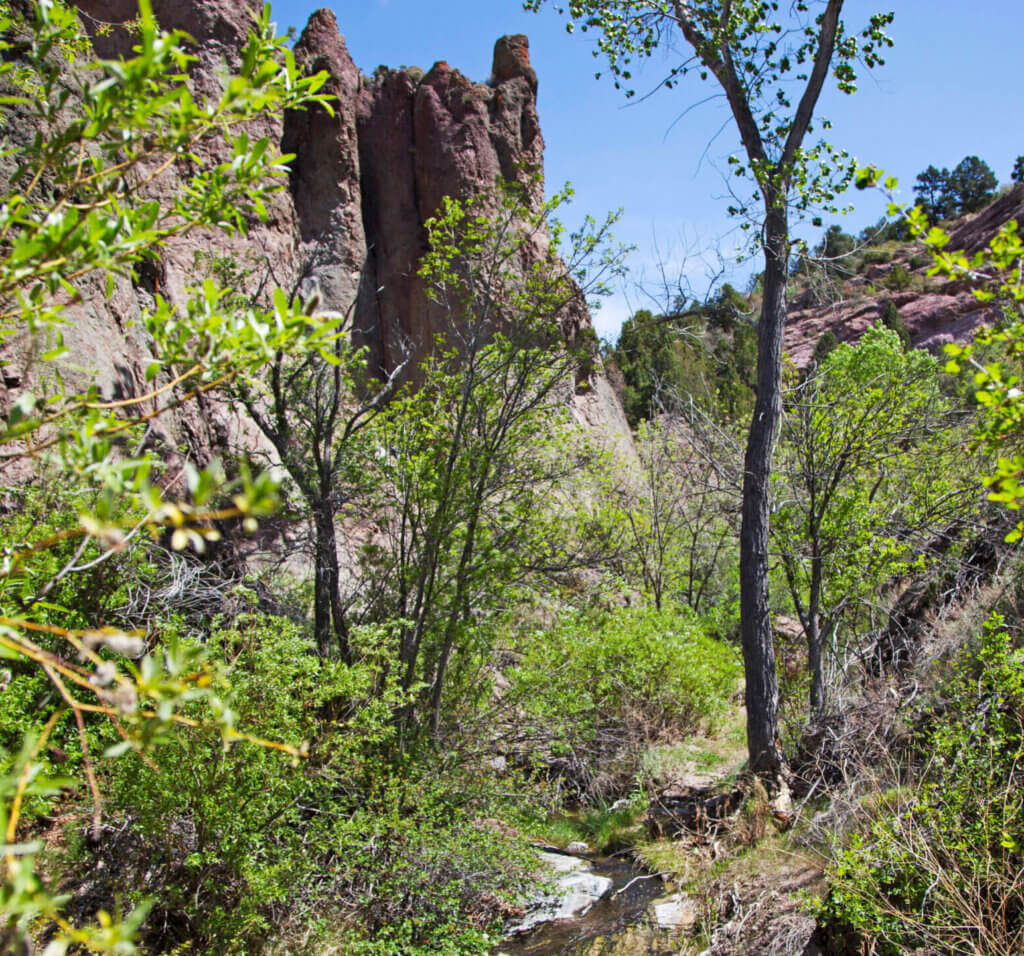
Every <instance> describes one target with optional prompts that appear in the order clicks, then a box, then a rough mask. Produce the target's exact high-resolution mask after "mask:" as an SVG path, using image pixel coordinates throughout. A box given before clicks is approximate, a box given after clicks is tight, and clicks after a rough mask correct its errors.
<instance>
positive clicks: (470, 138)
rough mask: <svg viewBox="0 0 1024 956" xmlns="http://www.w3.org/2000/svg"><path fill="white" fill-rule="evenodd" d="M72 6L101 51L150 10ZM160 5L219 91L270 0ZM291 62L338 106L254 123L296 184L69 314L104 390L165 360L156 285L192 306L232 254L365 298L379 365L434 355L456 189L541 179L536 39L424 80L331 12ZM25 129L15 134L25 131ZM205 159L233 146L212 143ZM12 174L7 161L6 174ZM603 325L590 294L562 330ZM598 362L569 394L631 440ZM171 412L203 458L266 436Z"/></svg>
mask: <svg viewBox="0 0 1024 956" xmlns="http://www.w3.org/2000/svg"><path fill="white" fill-rule="evenodd" d="M76 3H77V6H78V8H79V10H80V11H81V13H82V20H83V23H84V24H85V26H86V29H87V30H88V32H89V33H90V35H91V36H92V39H93V43H94V46H95V49H96V51H97V53H98V55H100V56H102V57H108V58H116V57H118V56H127V55H130V53H131V48H132V45H133V43H134V42H135V40H134V37H133V34H132V31H131V28H130V26H126V24H127V23H128V21H130V20H131V19H133V18H134V17H135V15H136V12H137V5H136V2H135V0H76ZM152 4H153V10H154V13H155V14H156V16H157V19H158V20H159V22H160V24H161V26H162V27H164V28H166V29H180V30H184V31H185V32H187V33H188V34H189V35H190V37H191V38H192V39H193V41H194V53H195V55H196V62H195V63H194V64H193V65H192V67H191V69H190V80H191V83H192V85H193V87H194V89H195V91H196V92H197V93H199V94H202V95H206V96H210V97H211V98H213V97H216V96H218V95H219V93H220V90H221V84H222V82H223V80H222V77H223V75H224V63H225V61H226V62H227V63H228V64H232V63H237V61H238V56H239V52H240V50H241V47H242V44H243V43H244V42H245V39H246V36H247V34H248V30H249V27H250V25H251V24H252V22H253V19H254V17H255V16H256V14H257V12H258V11H259V10H260V9H261V8H262V0H191V2H187V3H185V2H179V0H152ZM295 56H296V59H297V62H298V63H299V64H300V65H301V66H302V68H303V69H306V70H309V71H314V72H315V71H320V70H323V71H325V72H326V73H327V74H328V81H327V87H326V88H327V92H329V93H331V94H333V95H334V97H335V98H336V100H335V102H334V104H333V110H332V111H330V112H329V111H328V110H326V109H323V108H320V107H315V108H312V109H310V110H306V111H297V112H295V113H291V114H289V115H287V116H285V117H283V118H281V117H276V118H266V119H261V120H259V121H258V122H256V123H255V124H254V126H253V129H252V130H251V133H252V134H254V135H259V136H266V137H268V138H269V139H270V140H271V142H272V143H274V144H279V145H280V149H281V151H282V152H286V153H293V154H295V159H294V160H293V162H292V163H291V168H290V176H289V180H288V188H287V189H286V190H285V191H284V192H282V193H281V194H279V196H278V197H276V199H275V200H274V202H273V203H272V205H271V207H270V209H269V219H268V221H267V222H265V223H256V224H254V225H253V228H252V229H251V231H250V233H249V235H248V236H246V237H242V238H238V239H233V240H228V241H225V239H224V238H223V237H222V236H217V237H210V236H203V235H200V234H195V233H193V234H190V235H189V236H188V238H186V239H184V240H176V241H172V242H170V243H169V244H168V245H167V247H166V248H164V249H162V250H161V254H160V258H159V261H156V262H152V263H144V264H143V265H142V266H141V267H140V269H139V276H138V279H137V280H136V281H132V280H130V279H128V278H119V279H118V280H117V281H116V283H115V289H114V293H113V295H112V296H110V297H109V298H107V297H105V296H103V295H102V294H100V287H99V285H97V289H96V293H97V294H96V296H95V297H92V296H89V297H87V301H85V302H84V303H83V304H81V305H78V306H74V307H73V308H72V309H71V310H70V311H69V316H68V317H69V319H70V320H71V324H70V326H69V328H68V331H67V333H66V335H65V338H66V341H67V344H68V347H69V350H70V352H71V356H70V361H71V362H72V363H73V364H74V365H77V366H80V367H81V368H83V369H87V370H89V375H88V377H89V378H90V380H95V381H97V382H98V384H99V386H100V388H101V390H102V392H103V393H104V394H105V395H110V396H117V397H128V396H131V395H136V394H141V390H142V389H143V388H144V376H143V371H144V369H145V367H146V365H147V364H148V363H149V361H150V360H151V358H152V356H151V355H150V354H149V351H148V344H147V342H146V340H145V336H144V335H143V334H142V333H141V332H140V331H139V329H138V326H137V325H133V323H134V322H135V320H137V319H138V318H139V316H140V315H141V313H142V311H143V310H144V309H145V308H147V307H148V306H149V305H150V304H151V303H152V301H153V294H154V293H155V292H157V291H159V292H160V293H161V294H162V295H164V296H166V297H167V298H169V299H170V300H171V301H172V302H173V303H181V302H184V301H185V298H186V296H187V288H188V287H189V286H190V285H195V284H197V283H198V282H201V281H202V279H203V278H205V276H206V274H208V271H209V265H210V259H211V257H226V258H229V259H232V260H234V261H236V262H237V263H238V264H239V265H240V266H241V267H242V272H243V273H245V272H246V271H247V272H248V278H247V279H243V280H242V281H245V282H247V283H248V284H250V285H251V286H252V289H248V286H247V289H248V291H252V292H255V291H256V290H257V289H258V288H259V287H260V286H261V284H263V285H265V284H266V282H267V281H268V280H269V281H271V284H275V285H279V286H281V287H283V288H285V289H286V290H287V291H291V290H294V289H297V288H298V286H299V284H300V282H301V281H302V280H303V279H305V278H308V277H314V276H315V277H316V279H317V280H318V281H319V285H320V289H321V292H322V294H323V298H324V305H325V306H326V307H328V308H333V309H336V310H339V311H348V310H349V309H352V310H353V312H354V315H355V322H354V328H355V329H356V334H357V335H358V336H361V338H362V341H363V342H365V343H366V344H368V345H369V346H370V349H371V355H372V356H373V359H374V362H375V364H376V366H377V367H378V368H379V369H380V370H381V371H388V370H389V369H390V368H392V367H393V366H394V364H395V362H396V361H398V359H399V357H400V356H404V354H405V353H406V352H407V351H408V350H409V349H410V348H412V350H413V351H414V353H415V355H416V356H417V357H419V358H421V357H423V356H424V355H425V354H426V353H427V352H428V351H429V349H430V348H431V347H432V344H433V342H434V338H435V334H436V333H437V332H438V331H440V329H441V327H442V321H443V319H444V317H443V315H442V314H441V313H440V312H439V310H438V307H437V306H436V305H434V304H432V303H431V302H430V301H429V299H428V297H427V296H426V294H425V289H424V287H423V283H422V281H421V280H420V279H419V278H418V277H417V275H416V271H417V266H418V262H419V259H420V257H421V256H422V254H423V252H424V249H425V230H424V223H425V221H426V220H427V219H428V218H429V217H430V216H432V215H433V214H434V213H435V212H436V211H437V209H438V206H439V204H440V202H441V200H442V198H443V197H444V196H446V195H451V196H455V197H458V198H466V197H468V196H470V195H473V194H475V193H478V192H479V191H481V190H483V189H486V188H489V187H490V186H492V185H493V184H494V182H495V180H496V179H497V177H499V176H502V177H504V178H506V179H517V180H520V181H522V182H527V181H531V180H530V176H531V171H536V172H538V173H539V172H540V170H541V169H542V163H543V150H544V141H543V137H542V136H541V131H540V124H539V121H538V117H537V109H536V91H537V77H536V73H535V72H534V70H533V68H532V67H531V66H530V62H529V46H528V42H527V39H526V37H524V36H513V37H504V38H502V39H500V40H499V41H498V43H497V44H496V47H495V54H494V68H493V72H492V75H491V77H490V78H489V80H488V82H486V83H476V82H473V81H471V80H470V79H468V78H467V77H465V76H464V75H463V74H461V73H460V72H459V71H458V70H456V69H453V68H451V67H450V66H449V65H448V64H447V63H444V62H441V63H437V64H435V65H434V66H433V68H432V69H431V70H430V71H429V72H427V73H426V75H423V74H422V73H421V72H420V71H418V70H414V69H405V70H400V71H396V70H387V69H383V68H382V69H380V70H378V71H377V73H376V75H375V76H374V77H372V78H367V77H365V76H363V75H362V74H361V73H360V71H359V70H358V68H357V67H356V66H355V64H354V62H353V60H352V58H351V56H350V55H349V52H348V50H347V48H346V45H345V40H344V38H343V37H342V35H341V33H340V32H339V29H338V23H337V21H336V19H335V15H334V13H333V12H331V11H330V10H328V9H322V10H318V11H316V12H315V13H314V14H313V15H312V16H311V17H310V20H309V23H308V25H307V26H306V28H305V30H304V31H303V32H302V35H301V37H300V39H299V41H298V43H297V44H296V46H295ZM31 132H32V131H31V129H28V128H26V129H23V130H21V134H24V135H30V134H31ZM18 135H19V133H18V131H17V130H15V131H13V132H12V135H11V139H12V142H14V143H17V141H18ZM209 158H210V159H219V158H220V157H218V156H216V155H215V154H214V153H212V152H211V153H210V155H209ZM8 172H9V171H8V170H7V169H6V167H5V166H4V164H3V163H0V178H3V177H4V176H6V175H7V174H8ZM186 175H187V170H180V171H178V170H171V171H169V172H168V173H167V174H166V175H165V176H164V177H163V179H162V180H160V182H159V184H158V186H157V189H158V191H162V193H163V195H164V196H166V197H169V196H171V195H173V194H174V192H175V190H176V189H178V188H180V185H181V182H182V177H184V176H186ZM532 189H533V192H532V194H531V195H532V199H533V201H534V202H537V203H540V202H541V201H542V199H543V195H542V194H543V187H542V185H541V184H540V183H539V181H538V182H536V183H535V184H534V185H533V186H532ZM542 251H543V250H542V249H538V253H540V252H542ZM242 291H245V290H242ZM589 328H590V319H589V315H588V313H587V310H586V305H585V303H584V302H583V301H582V296H581V297H580V301H579V303H577V304H576V306H575V307H574V309H573V310H572V315H570V316H569V318H568V319H567V321H566V322H565V323H564V330H565V333H566V336H567V338H568V339H573V338H575V337H576V336H577V335H579V334H580V332H581V331H582V330H584V329H589ZM596 368H597V370H596V371H595V372H594V373H593V375H592V377H591V382H590V383H588V387H584V388H581V389H580V390H579V393H578V394H577V395H576V396H574V397H570V398H569V399H568V400H570V401H572V402H573V403H574V404H575V406H576V413H577V417H578V418H580V420H581V421H585V422H587V423H590V424H593V425H594V426H595V427H609V428H611V429H612V430H613V431H620V432H626V433H627V434H628V432H627V430H626V427H625V420H624V418H623V416H622V412H621V407H620V406H619V404H618V402H617V400H616V399H615V396H614V393H613V391H612V390H611V389H610V388H609V387H607V382H606V381H605V380H604V378H603V373H602V372H601V370H600V366H599V364H598V365H597V366H596ZM93 372H98V373H99V374H98V378H95V379H93V376H92V373H93ZM18 374H20V373H18V372H17V370H16V369H15V370H13V371H12V375H18ZM12 381H13V379H12ZM0 398H2V396H0ZM160 421H161V425H160V428H161V430H162V433H163V434H162V440H164V441H166V443H167V445H168V447H171V446H174V445H177V444H180V443H181V442H182V441H184V442H185V443H187V444H188V445H189V446H190V447H191V448H192V450H193V452H195V453H198V454H199V457H204V456H205V455H207V454H212V453H213V452H214V451H216V448H217V446H218V445H222V444H223V443H224V442H225V441H228V440H229V439H230V440H238V438H239V436H241V438H242V440H243V441H254V442H256V443H257V444H258V443H259V439H258V436H255V435H254V433H253V429H252V428H251V426H249V425H247V424H246V422H245V421H244V420H243V417H242V416H237V415H236V414H235V413H234V411H233V410H231V409H219V410H217V409H209V408H208V409H204V410H202V412H201V413H199V414H196V413H194V412H193V413H192V414H191V416H190V417H183V418H178V419H172V418H170V416H167V417H164V418H162V419H161V420H160Z"/></svg>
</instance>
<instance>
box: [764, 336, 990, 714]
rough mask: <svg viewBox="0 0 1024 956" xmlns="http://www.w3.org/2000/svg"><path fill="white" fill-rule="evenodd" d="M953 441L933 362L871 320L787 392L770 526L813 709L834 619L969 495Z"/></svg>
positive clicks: (818, 702) (822, 690)
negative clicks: (802, 646)
mask: <svg viewBox="0 0 1024 956" xmlns="http://www.w3.org/2000/svg"><path fill="white" fill-rule="evenodd" d="M958 439H959V433H958V430H957V429H956V428H955V419H954V418H953V416H952V414H951V411H950V408H949V406H948V403H947V401H946V400H945V399H944V398H943V396H942V393H941V389H940V386H939V376H938V366H937V363H936V360H935V359H934V358H933V357H932V356H931V355H929V354H928V353H926V352H923V351H920V350H911V351H909V352H907V351H904V348H903V343H902V342H901V341H900V338H899V335H898V334H897V333H896V332H894V331H892V330H890V329H888V328H885V327H883V326H881V325H876V326H874V327H873V328H871V329H869V330H868V331H867V332H866V333H865V334H864V336H863V337H862V338H861V340H860V341H859V342H858V343H857V344H856V345H851V344H843V345H839V346H838V347H836V348H835V349H834V350H832V351H831V352H829V354H828V355H827V357H826V358H825V359H824V361H823V362H822V363H821V365H820V367H819V368H818V369H817V370H816V371H815V372H814V373H813V374H811V375H810V376H809V377H808V378H807V379H805V380H804V381H803V382H802V383H801V384H800V385H799V386H798V387H797V388H796V389H795V390H794V392H793V393H791V394H790V395H789V396H788V397H787V411H786V416H785V420H784V424H783V428H782V442H781V445H780V451H779V470H778V474H777V476H776V479H775V483H776V498H777V500H778V501H779V505H778V507H777V510H776V514H775V521H774V523H773V536H774V540H775V547H776V549H777V551H778V553H779V554H780V555H781V559H782V567H783V570H784V572H785V577H786V582H787V586H788V589H789V595H790V598H791V600H792V602H793V606H794V609H795V611H796V614H797V617H798V618H799V620H800V623H801V626H802V627H803V631H804V636H805V638H806V641H807V655H808V664H809V669H810V674H811V682H810V712H811V717H812V719H818V718H820V717H821V716H822V715H823V714H824V711H825V707H826V701H827V686H826V680H825V674H826V668H825V662H824V651H825V647H826V645H828V644H832V645H833V646H835V645H836V643H837V634H838V631H839V628H840V625H841V623H842V621H843V619H844V617H850V616H852V615H854V614H855V613H856V612H857V611H859V610H860V609H861V607H862V603H863V602H871V601H874V600H876V599H877V594H878V592H879V590H880V589H881V588H882V587H883V586H884V585H885V583H886V582H887V581H890V580H893V579H894V578H898V577H899V576H900V575H902V574H904V573H906V572H907V571H909V570H910V569H911V568H912V567H913V566H914V563H915V562H916V561H917V560H918V553H919V551H920V549H921V545H922V542H923V541H926V540H927V539H928V538H930V537H931V535H932V534H933V533H934V532H935V530H936V529H937V528H939V527H941V526H943V525H946V524H950V523H951V522H952V520H953V517H954V511H955V508H956V507H960V508H962V507H963V506H964V503H965V501H967V502H969V500H970V497H971V495H970V493H969V492H970V478H969V469H965V468H963V463H962V460H961V459H962V452H961V450H960V444H959V440H958ZM958 462H959V467H957V466H956V465H955V463H958ZM953 476H960V477H953Z"/></svg>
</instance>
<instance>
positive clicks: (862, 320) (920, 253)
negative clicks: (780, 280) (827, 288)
mask: <svg viewBox="0 0 1024 956" xmlns="http://www.w3.org/2000/svg"><path fill="white" fill-rule="evenodd" d="M1014 219H1015V220H1017V221H1018V222H1019V223H1024V184H1022V185H1018V186H1015V187H1014V188H1013V189H1011V190H1010V191H1009V192H1007V193H1006V194H1005V195H1003V196H1000V197H999V198H998V199H996V200H995V201H994V202H993V203H991V204H990V205H988V206H986V207H985V208H984V209H983V210H981V211H980V212H978V213H975V214H973V215H969V216H964V217H963V218H961V219H959V220H957V222H955V223H953V225H952V226H951V228H950V230H949V231H950V237H951V238H950V245H949V248H950V249H958V250H959V249H963V250H965V251H966V252H967V253H969V254H972V253H975V252H977V251H979V250H980V249H983V248H984V247H985V246H986V245H987V244H988V243H989V242H990V241H991V239H992V237H993V236H995V234H996V233H997V232H999V230H1000V229H1001V228H1002V227H1003V226H1004V225H1005V224H1006V223H1007V222H1009V221H1010V220H1014ZM915 253H916V255H917V257H918V258H919V259H921V260H924V263H925V264H924V265H919V266H917V268H912V266H913V264H914V263H913V262H911V259H912V257H913V254H915ZM896 265H902V266H903V267H904V268H907V269H908V271H910V272H911V274H912V275H913V276H915V277H916V278H915V284H916V285H918V286H919V287H920V288H919V289H918V290H917V291H900V292H890V291H886V289H885V279H886V276H887V275H888V274H889V272H890V271H891V269H892V268H894V267H895V266H896ZM930 265H931V257H930V256H929V255H928V254H927V252H926V251H925V250H924V248H923V247H921V246H913V247H908V248H907V249H906V250H904V251H903V252H901V253H900V254H899V255H897V256H896V257H895V258H894V259H893V261H892V262H891V263H889V264H887V265H884V266H874V267H872V268H871V269H870V270H869V271H868V272H867V274H866V276H863V277H861V276H858V277H856V278H855V279H853V280H850V281H849V282H846V283H844V284H843V285H842V287H841V289H840V290H839V291H840V292H841V296H840V297H838V298H837V300H836V301H835V302H833V303H830V304H828V305H818V306H815V305H809V304H808V303H807V301H806V300H805V299H801V298H797V299H795V300H794V301H793V302H792V303H791V304H790V311H789V318H788V321H787V324H786V352H787V353H788V355H789V357H790V359H791V360H792V361H793V362H794V363H795V364H796V365H797V366H798V367H800V368H803V367H804V366H806V365H807V363H808V362H809V361H810V360H811V356H812V354H813V353H814V346H815V345H816V344H817V342H818V339H819V338H821V336H822V335H823V334H824V333H825V332H826V331H831V332H832V333H833V334H834V335H835V337H836V338H837V339H838V340H839V341H840V342H849V341H855V340H856V339H858V338H860V336H861V335H862V334H863V333H864V332H865V330H867V329H868V328H869V327H870V326H871V325H873V324H874V323H875V322H878V321H879V320H880V319H881V318H882V316H883V314H884V313H885V309H886V305H887V304H888V303H889V302H892V303H893V305H895V306H896V308H897V309H898V310H899V313H900V318H901V319H902V320H903V322H904V324H905V325H906V326H907V331H909V332H910V342H911V345H913V346H914V347H915V348H927V349H930V350H932V351H936V352H938V351H940V350H941V348H942V346H943V345H946V344H947V343H950V342H958V343H964V342H968V341H970V339H971V338H972V336H973V335H974V333H975V331H976V330H977V329H978V327H979V326H980V325H982V324H983V323H986V322H989V323H991V322H993V321H995V320H996V319H998V318H999V309H998V307H997V306H992V305H989V304H985V303H982V302H980V301H979V300H978V299H977V298H976V297H975V296H974V294H973V293H972V292H971V289H970V286H969V284H968V283H965V282H964V281H954V282H949V281H943V280H941V279H938V278H934V277H928V276H927V271H928V268H929V266H930ZM869 282H871V283H873V284H874V287H873V288H869V286H868V283H869Z"/></svg>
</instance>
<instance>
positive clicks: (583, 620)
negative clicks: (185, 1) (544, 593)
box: [509, 607, 741, 797]
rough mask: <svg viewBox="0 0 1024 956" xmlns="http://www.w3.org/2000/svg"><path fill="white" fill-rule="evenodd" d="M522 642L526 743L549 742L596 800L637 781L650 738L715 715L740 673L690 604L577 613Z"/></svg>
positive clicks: (518, 678) (516, 690)
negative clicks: (634, 778) (705, 631)
mask: <svg viewBox="0 0 1024 956" xmlns="http://www.w3.org/2000/svg"><path fill="white" fill-rule="evenodd" d="M520 644H521V646H520V650H521V651H522V658H521V660H520V662H519V665H518V667H516V668H514V669H513V670H512V671H511V672H510V673H509V678H510V681H511V684H512V686H511V690H510V692H511V693H512V694H513V695H514V699H515V700H516V701H517V703H518V704H519V707H520V708H521V716H520V722H521V724H520V726H519V727H518V728H517V731H518V735H519V741H520V744H521V746H525V748H526V749H527V750H528V751H530V750H538V749H543V748H545V747H546V748H548V749H549V750H550V752H551V753H552V755H553V756H554V757H555V758H556V761H555V763H556V765H557V766H559V767H560V769H561V770H562V771H563V772H564V773H565V774H566V776H567V777H569V778H571V779H572V782H573V783H574V784H576V785H577V786H578V787H579V788H580V789H581V791H582V792H583V793H584V795H586V796H590V797H593V796H598V795H601V793H602V791H605V790H607V789H609V788H611V789H615V788H616V787H621V786H622V784H623V782H624V781H627V780H630V779H632V775H633V774H634V773H635V772H636V770H637V768H638V766H639V762H638V761H639V753H640V750H642V748H643V747H644V746H645V745H646V744H647V743H649V742H652V741H655V740H660V739H665V738H667V737H670V736H673V735H683V734H686V733H689V732H691V731H693V730H694V729H695V728H696V727H697V726H698V725H700V724H702V723H710V722H712V721H714V720H715V718H716V717H717V716H718V715H719V714H720V713H721V712H722V710H723V709H724V706H725V704H726V703H727V701H728V699H729V697H730V696H731V695H732V693H733V692H734V691H735V689H736V683H737V680H738V679H739V676H740V672H741V668H740V664H739V658H738V655H737V653H736V651H735V650H734V649H733V648H732V647H729V646H728V645H726V644H723V643H721V642H720V641H716V640H713V639H712V638H710V637H708V636H707V635H706V634H705V633H704V628H703V626H702V624H701V621H700V620H699V619H698V618H697V617H696V616H695V615H694V614H692V612H689V611H688V610H687V609H685V608H680V609H677V608H671V607H670V608H665V609H663V610H661V611H657V610H655V609H654V608H617V609H614V610H612V611H591V612H585V613H578V614H573V615H569V616H566V617H564V618H563V619H562V620H561V621H559V623H558V624H557V625H556V626H554V627H552V628H549V629H546V630H544V631H543V632H536V633H533V634H529V635H526V636H525V637H524V638H523V639H522V640H521V642H520ZM559 760H560V761H561V762H560V763H559V762H558V761H559ZM599 765H602V766H603V772H604V773H605V774H608V775H610V778H609V777H607V776H606V777H604V778H602V776H601V772H602V771H599V770H598V766H599Z"/></svg>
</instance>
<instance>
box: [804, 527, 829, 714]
mask: <svg viewBox="0 0 1024 956" xmlns="http://www.w3.org/2000/svg"><path fill="white" fill-rule="evenodd" d="M813 548H814V550H813V552H812V554H811V588H810V593H809V594H808V598H807V624H806V626H805V629H806V631H807V668H808V670H810V672H811V696H810V701H809V703H810V705H811V720H820V719H821V717H822V715H823V714H824V713H825V671H824V665H823V662H822V657H823V642H824V635H823V634H822V632H821V620H820V609H821V577H822V571H821V554H820V552H819V547H818V542H817V539H815V541H814V545H813Z"/></svg>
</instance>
